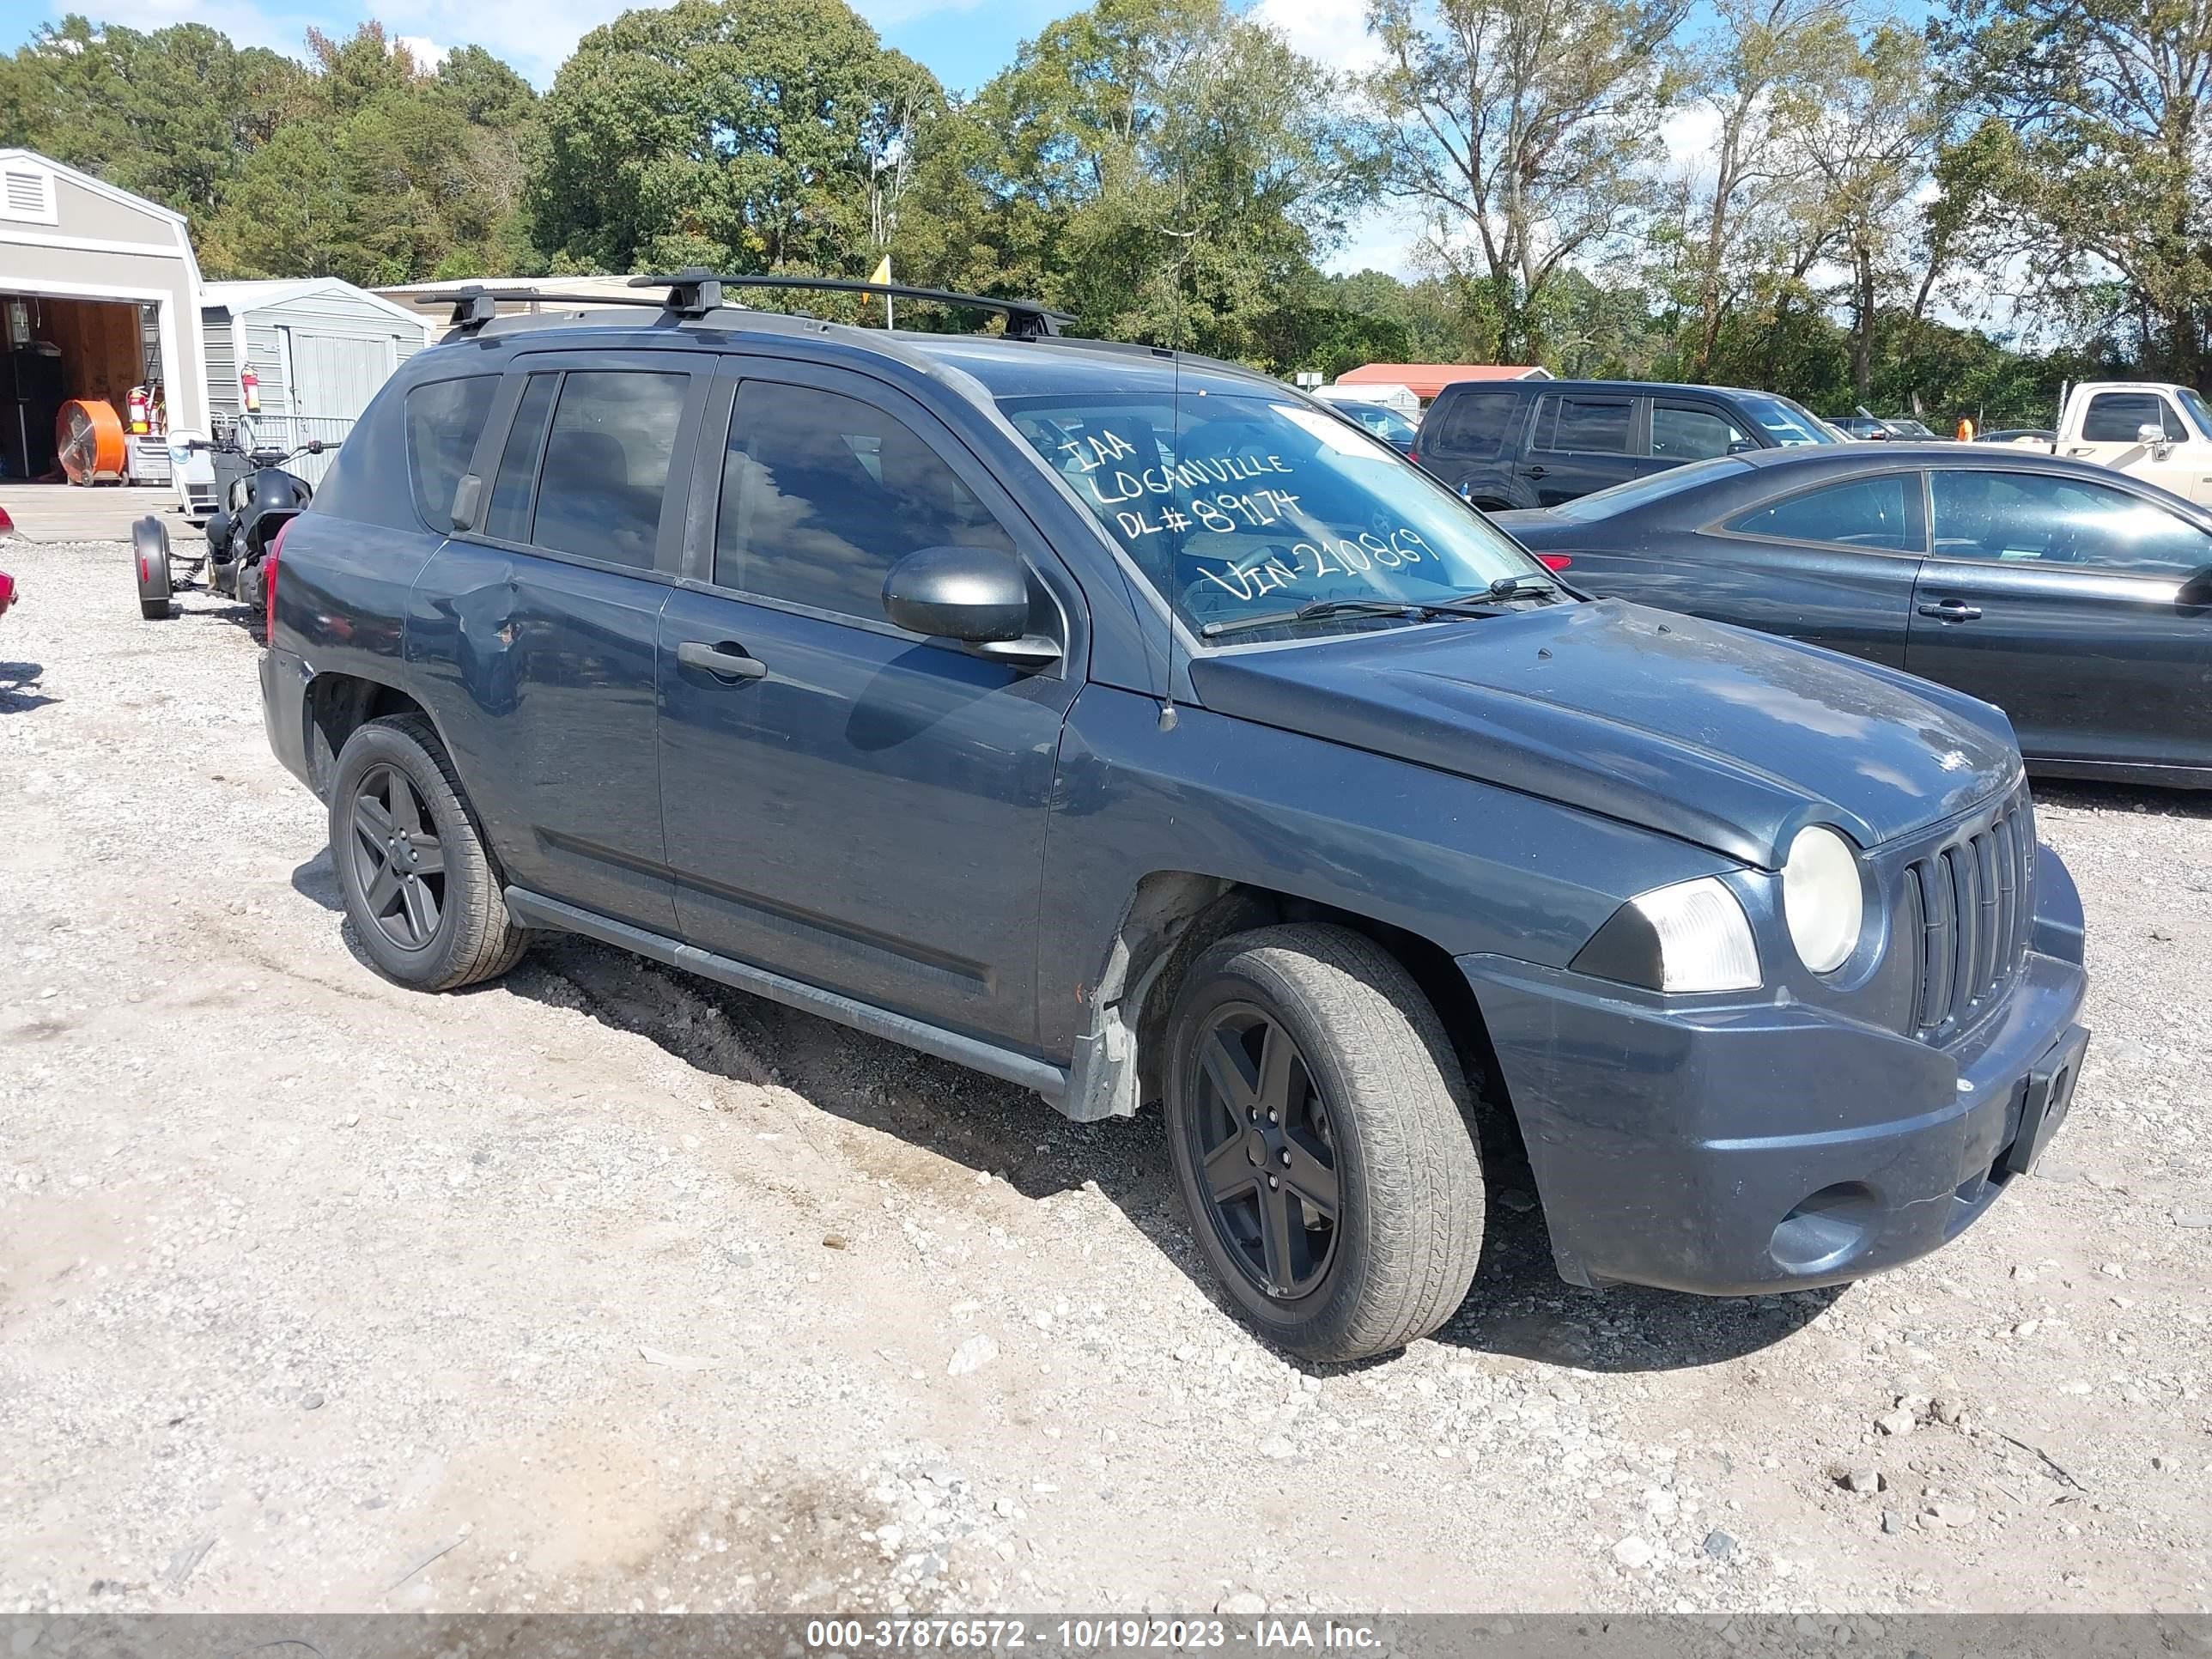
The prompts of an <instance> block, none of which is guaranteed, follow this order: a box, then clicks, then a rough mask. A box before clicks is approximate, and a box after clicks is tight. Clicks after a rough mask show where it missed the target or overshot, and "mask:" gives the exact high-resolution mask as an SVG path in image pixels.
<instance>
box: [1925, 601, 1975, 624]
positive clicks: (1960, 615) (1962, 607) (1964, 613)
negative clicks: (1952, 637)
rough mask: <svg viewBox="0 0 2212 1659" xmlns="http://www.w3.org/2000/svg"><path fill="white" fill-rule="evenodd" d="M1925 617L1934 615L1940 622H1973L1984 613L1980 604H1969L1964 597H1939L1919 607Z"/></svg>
mask: <svg viewBox="0 0 2212 1659" xmlns="http://www.w3.org/2000/svg"><path fill="white" fill-rule="evenodd" d="M1919 610H1920V614H1921V615H1922V616H1923V617H1935V618H1936V621H1938V622H1972V621H1973V620H1974V618H1975V617H1978V616H1980V615H1981V614H1982V607H1981V606H1979V605H1968V604H1967V603H1966V601H1965V600H1964V599H1939V600H1937V601H1936V602H1935V603H1934V604H1931V605H1922V606H1920V607H1919Z"/></svg>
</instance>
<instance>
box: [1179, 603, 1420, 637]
mask: <svg viewBox="0 0 2212 1659" xmlns="http://www.w3.org/2000/svg"><path fill="white" fill-rule="evenodd" d="M1432 608H1433V607H1431V606H1430V605H1425V604H1423V603H1421V602H1420V601H1419V600H1418V599H1316V600H1314V601H1313V603H1312V604H1310V605H1300V606H1299V607H1298V608H1297V610H1295V611H1263V612H1261V614H1260V615H1259V616H1256V617H1223V618H1221V620H1219V621H1218V622H1210V623H1206V625H1205V626H1204V627H1202V628H1200V629H1199V630H1198V636H1199V638H1200V639H1202V640H1218V639H1219V638H1220V637H1221V636H1222V635H1225V634H1246V633H1249V632H1251V631H1252V630H1253V629H1258V628H1280V627H1282V626H1284V625H1285V623H1302V622H1318V621H1320V620H1321V618H1322V617H1418V616H1419V615H1421V614H1422V613H1423V612H1424V611H1429V610H1431V609H1432Z"/></svg>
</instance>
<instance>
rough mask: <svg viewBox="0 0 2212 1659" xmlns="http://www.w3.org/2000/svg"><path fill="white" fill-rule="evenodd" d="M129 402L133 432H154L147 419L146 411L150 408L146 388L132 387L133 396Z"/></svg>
mask: <svg viewBox="0 0 2212 1659" xmlns="http://www.w3.org/2000/svg"><path fill="white" fill-rule="evenodd" d="M128 401H129V404H130V415H131V431H133V432H134V433H136V432H147V431H150V430H152V428H151V427H150V426H149V423H148V422H147V419H146V410H147V408H148V401H147V397H146V388H145V387H144V386H132V387H131V396H130V398H129V400H128Z"/></svg>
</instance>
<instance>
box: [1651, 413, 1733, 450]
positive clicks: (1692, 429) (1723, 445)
mask: <svg viewBox="0 0 2212 1659" xmlns="http://www.w3.org/2000/svg"><path fill="white" fill-rule="evenodd" d="M1751 442H1752V439H1751V435H1750V434H1748V433H1747V432H1744V431H1741V429H1739V428H1737V426H1736V424H1735V422H1733V421H1730V420H1728V419H1725V418H1724V417H1723V416H1722V415H1721V413H1720V411H1719V410H1715V409H1709V408H1707V407H1705V405H1704V404H1667V403H1660V404H1652V405H1651V453H1653V454H1654V455H1656V456H1658V457H1660V458H1661V459H1665V460H1669V461H1708V460H1711V459H1713V458H1714V457H1715V456H1717V455H1726V454H1728V453H1729V452H1731V451H1732V450H1734V449H1735V448H1736V447H1739V446H1748V445H1750V444H1751Z"/></svg>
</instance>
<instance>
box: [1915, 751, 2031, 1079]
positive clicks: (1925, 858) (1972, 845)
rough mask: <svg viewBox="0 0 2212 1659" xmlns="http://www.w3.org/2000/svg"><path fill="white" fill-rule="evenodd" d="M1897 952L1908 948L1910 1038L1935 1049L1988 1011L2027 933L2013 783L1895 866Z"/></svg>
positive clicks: (2023, 808) (2026, 890) (2018, 805)
mask: <svg viewBox="0 0 2212 1659" xmlns="http://www.w3.org/2000/svg"><path fill="white" fill-rule="evenodd" d="M1900 922H1901V927H1900V929H1899V943H1900V944H1907V943H1909V942H1910V941H1912V940H1916V939H1917V941H1918V944H1919V951H1920V978H1919V982H1918V985H1917V987H1916V989H1915V992H1914V994H1913V1000H1912V1031H1913V1035H1914V1036H1917V1037H1919V1038H1921V1039H1922V1040H1923V1041H1924V1042H1946V1041H1948V1039H1950V1038H1951V1037H1952V1036H1955V1035H1957V1034H1958V1033H1960V1032H1961V1031H1963V1030H1966V1028H1967V1027H1969V1026H1971V1025H1972V1024H1974V1023H1975V1021H1976V1020H1977V1019H1978V1018H1980V1016H1981V1015H1982V1014H1983V1013H1984V1012H1986V1011H1987V1010H1988V1009H1990V1008H1991V1007H1993V1006H1995V1005H1996V1002H1997V1000H1999V999H2000V998H2001V997H2002V995H2003V994H2004V991H2005V989H2006V987H2008V986H2009V985H2010V984H2011V983H2012V980H2013V975H2015V974H2017V973H2018V972H2019V971H2020V964H2021V957H2023V956H2024V955H2025V954H2026V953H2027V941H2028V935H2029V934H2030V933H2031V932H2033V928H2034V926H2035V809H2034V806H2033V804H2032V803H2031V802H2030V800H2029V799H2028V793H2027V784H2026V783H2022V784H2021V786H2020V787H2018V788H2017V789H2015V791H2014V792H2013V793H2011V794H2010V795H2009V796H2008V797H2007V798H2006V799H2004V801H2003V802H2002V803H2001V804H2000V805H1997V806H1996V807H1995V808H1993V809H1990V811H1986V812H1984V813H1983V814H1981V815H1979V816H1978V817H1972V818H1969V819H1967V820H1966V822H1965V823H1962V824H1960V825H1959V826H1957V827H1956V828H1954V829H1953V830H1952V831H1951V832H1950V836H1949V838H1948V839H1947V840H1946V841H1944V842H1942V844H1940V845H1939V846H1936V847H1935V848H1931V849H1929V850H1928V851H1926V852H1923V853H1922V854H1919V855H1918V856H1917V857H1916V858H1914V859H1913V860H1912V861H1911V863H1910V864H1909V865H1907V866H1905V902H1904V914H1903V915H1902V916H1901V918H1900Z"/></svg>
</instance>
